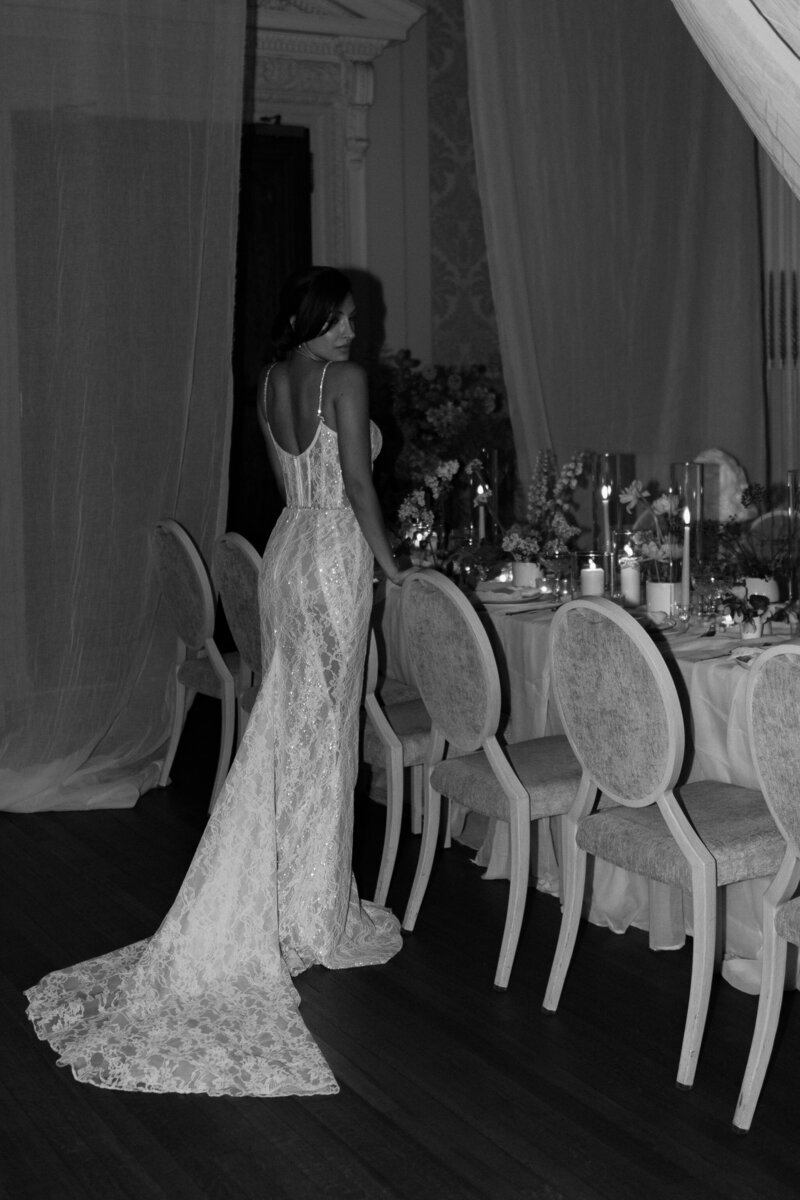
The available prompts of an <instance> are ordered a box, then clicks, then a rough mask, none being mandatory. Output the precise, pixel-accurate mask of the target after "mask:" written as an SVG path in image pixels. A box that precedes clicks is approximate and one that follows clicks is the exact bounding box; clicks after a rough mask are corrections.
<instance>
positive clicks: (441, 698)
mask: <svg viewBox="0 0 800 1200" xmlns="http://www.w3.org/2000/svg"><path fill="white" fill-rule="evenodd" d="M401 616H402V625H403V637H404V640H405V644H406V650H407V652H408V654H409V657H410V659H411V662H412V665H413V670H414V675H415V679H416V683H417V687H418V688H419V693H420V696H421V697H422V700H423V703H424V704H425V708H426V709H427V712H428V715H429V717H430V722H431V737H430V745H429V750H428V757H427V760H426V780H425V784H426V786H425V788H424V790H423V805H424V815H423V824H422V844H421V847H420V854H419V860H418V862H417V870H416V873H415V876H414V882H413V884H412V887H411V894H410V896H409V899H408V904H407V906H406V911H405V915H404V917H403V928H404V929H406V930H409V931H410V930H412V929H414V927H415V924H416V920H417V916H418V914H419V910H420V906H421V904H422V900H423V898H424V895H425V890H426V887H427V883H428V879H429V877H430V874H431V870H432V868H433V860H434V854H435V850H436V844H437V836H438V829H439V823H440V816H441V799H442V796H445V797H447V798H448V799H449V800H453V801H457V802H458V803H459V804H461V805H463V806H464V807H465V808H466V809H468V810H470V811H474V812H478V813H481V814H482V815H485V816H489V817H494V818H496V819H498V820H501V821H505V822H507V824H508V827H509V849H510V879H509V895H508V906H507V909H506V921H505V927H504V930H503V938H502V943H501V946H500V955H499V958H498V962H497V969H496V971H495V977H494V984H495V987H496V988H498V989H500V990H503V989H505V988H506V987H507V986H508V980H509V976H510V974H511V968H512V966H513V963H514V956H515V954H516V949H517V943H518V941H519V933H520V928H521V925H522V918H523V915H524V912H525V904H526V900H527V894H528V879H529V869H530V836H531V821H532V820H546V819H548V818H550V817H555V818H558V817H559V815H560V814H562V813H565V812H567V811H568V809H569V808H570V807H571V805H572V804H573V802H574V800H575V796H576V794H577V792H578V790H579V787H580V786H581V782H582V778H581V769H580V765H579V763H578V762H577V760H576V758H575V755H574V753H573V752H572V750H571V748H570V746H569V743H568V742H567V739H566V738H564V737H548V738H533V739H531V740H530V741H528V742H520V743H515V744H514V745H511V746H508V747H504V746H502V745H501V744H500V742H499V740H498V737H497V732H498V728H499V725H500V720H501V708H500V676H499V673H498V668H497V663H496V661H495V657H494V652H493V650H492V647H491V643H490V641H489V637H488V634H487V632H486V630H485V628H484V627H483V625H482V624H481V621H480V618H479V617H478V615H477V613H476V612H475V609H474V607H473V606H472V604H470V602H469V600H468V599H467V598H466V596H464V594H463V593H462V592H460V591H459V589H458V588H457V587H456V586H455V584H454V583H453V582H452V581H451V580H450V579H447V578H446V577H445V576H444V575H442V574H441V573H439V572H436V571H421V572H419V573H418V574H414V575H411V576H409V577H408V578H407V579H406V581H405V582H404V584H403V593H402V597H401Z"/></svg>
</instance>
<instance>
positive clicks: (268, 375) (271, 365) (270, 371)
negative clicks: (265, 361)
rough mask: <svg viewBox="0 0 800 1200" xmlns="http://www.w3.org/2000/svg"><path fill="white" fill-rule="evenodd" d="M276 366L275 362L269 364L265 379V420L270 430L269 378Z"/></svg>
mask: <svg viewBox="0 0 800 1200" xmlns="http://www.w3.org/2000/svg"><path fill="white" fill-rule="evenodd" d="M274 366H275V363H274V362H273V363H270V364H269V366H268V367H267V373H266V375H265V377H264V420H265V421H266V422H267V427H268V428H269V417H268V416H267V388H268V387H269V377H270V375H271V374H272V368H273V367H274ZM271 432H272V430H270V433H271Z"/></svg>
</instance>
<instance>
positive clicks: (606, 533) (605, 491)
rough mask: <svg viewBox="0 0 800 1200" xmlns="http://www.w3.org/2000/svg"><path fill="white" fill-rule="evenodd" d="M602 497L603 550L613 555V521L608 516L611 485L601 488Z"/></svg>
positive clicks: (604, 485) (607, 484)
mask: <svg viewBox="0 0 800 1200" xmlns="http://www.w3.org/2000/svg"><path fill="white" fill-rule="evenodd" d="M600 496H601V498H602V501H603V550H604V552H605V553H606V554H610V553H611V521H610V520H609V515H608V502H609V500H610V499H611V484H610V483H604V484H603V486H602V487H601V488H600Z"/></svg>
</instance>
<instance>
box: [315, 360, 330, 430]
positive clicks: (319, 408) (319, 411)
mask: <svg viewBox="0 0 800 1200" xmlns="http://www.w3.org/2000/svg"><path fill="white" fill-rule="evenodd" d="M330 365H331V364H330V361H328V362H326V363H325V366H324V367H323V368H322V375H321V376H320V381H319V404H318V405H317V417H318V419H319V420H320V421H322V423H323V425H324V424H325V418H324V417H323V415H322V389H323V387H324V386H325V372H326V371H327V369H328V367H329V366H330Z"/></svg>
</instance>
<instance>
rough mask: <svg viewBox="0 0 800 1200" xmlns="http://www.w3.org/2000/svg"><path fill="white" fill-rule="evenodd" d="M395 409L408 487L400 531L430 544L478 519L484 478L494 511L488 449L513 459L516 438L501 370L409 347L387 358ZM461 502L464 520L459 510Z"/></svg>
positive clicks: (399, 467) (485, 497) (399, 471)
mask: <svg viewBox="0 0 800 1200" xmlns="http://www.w3.org/2000/svg"><path fill="white" fill-rule="evenodd" d="M382 365H383V368H384V372H385V375H384V378H385V380H386V383H387V387H388V399H389V402H390V406H391V413H392V417H393V418H394V421H395V423H396V425H397V428H398V429H399V432H400V434H401V438H402V444H401V446H400V450H399V454H398V456H397V460H396V463H395V468H394V470H395V475H396V476H397V477H399V478H400V479H401V480H404V481H405V484H406V487H407V489H408V490H407V492H406V494H405V495H403V496H402V498H401V500H400V503H399V507H398V509H397V518H398V522H399V534H400V537H401V539H403V540H404V541H407V542H409V543H410V544H411V546H412V547H429V548H430V549H432V551H433V553H434V554H436V553H437V550H438V551H439V552H440V553H441V551H443V550H444V547H443V546H438V547H437V545H435V544H431V539H433V542H434V543H435V542H437V540H441V539H443V538H444V537H445V536H446V533H447V530H448V528H449V527H451V526H454V525H457V524H459V523H461V524H470V523H472V519H473V515H474V514H473V513H471V512H470V508H471V506H472V505H474V504H475V503H476V500H475V491H476V487H477V484H480V485H481V487H482V494H481V501H482V503H483V504H485V505H486V506H487V509H491V510H492V515H494V504H495V503H496V497H493V495H492V491H491V489H490V487H489V480H488V475H489V462H488V460H489V456H490V454H491V452H492V451H497V452H498V453H497V458H498V460H500V459H502V461H503V463H504V465H507V464H508V463H509V462H510V461H512V452H513V438H512V434H511V423H510V421H509V418H508V413H507V411H506V407H505V393H504V390H503V387H502V381H501V378H500V374H499V370H495V369H492V368H489V367H486V366H465V367H445V366H438V365H434V366H423V365H422V364H421V363H420V362H419V361H418V360H417V359H415V358H412V356H411V354H410V352H409V351H408V350H400V351H398V352H397V353H396V354H393V355H388V356H386V357H385V358H384V360H383V364H382ZM456 502H459V503H460V507H461V509H464V510H466V511H464V512H463V513H461V517H460V521H459V518H458V517H457V516H456V515H455V513H454V508H455V506H456Z"/></svg>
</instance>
